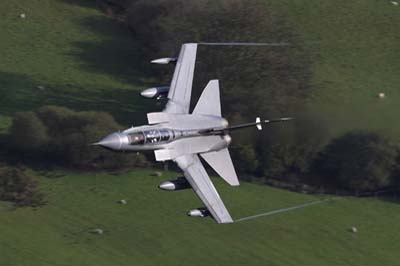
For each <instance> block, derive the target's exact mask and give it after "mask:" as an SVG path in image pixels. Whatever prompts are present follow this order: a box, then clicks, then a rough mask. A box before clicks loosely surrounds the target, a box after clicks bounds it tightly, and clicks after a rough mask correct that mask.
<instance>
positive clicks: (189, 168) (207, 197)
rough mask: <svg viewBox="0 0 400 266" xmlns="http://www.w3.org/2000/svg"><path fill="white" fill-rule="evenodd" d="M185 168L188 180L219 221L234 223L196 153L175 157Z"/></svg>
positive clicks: (179, 164)
mask: <svg viewBox="0 0 400 266" xmlns="http://www.w3.org/2000/svg"><path fill="white" fill-rule="evenodd" d="M175 162H176V163H177V164H178V166H179V167H180V168H181V169H182V170H183V173H184V175H185V177H186V179H187V181H188V182H189V183H190V185H191V186H192V188H193V190H194V191H195V192H196V194H197V196H198V197H199V198H200V200H201V201H202V202H203V203H204V204H205V206H206V207H207V209H208V211H209V212H210V213H211V215H212V216H213V218H214V219H215V220H216V221H217V222H218V223H232V222H233V220H232V217H231V216H230V214H229V212H228V210H227V209H226V207H225V205H224V203H223V202H222V200H221V198H220V196H219V194H218V192H217V190H216V189H215V187H214V185H213V183H212V182H211V180H210V177H209V176H208V174H207V172H206V170H205V169H204V167H203V165H202V163H201V162H200V159H199V157H198V156H197V155H196V154H191V155H184V156H181V157H178V158H176V159H175Z"/></svg>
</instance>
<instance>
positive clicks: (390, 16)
mask: <svg viewBox="0 0 400 266" xmlns="http://www.w3.org/2000/svg"><path fill="white" fill-rule="evenodd" d="M94 2H95V1H89V0H86V1H84V0H82V1H78V0H18V1H0V92H1V97H0V132H2V131H5V130H7V127H8V126H9V124H10V121H11V116H12V114H13V113H14V112H17V111H23V110H32V109H35V108H37V107H40V106H42V105H46V104H56V105H62V106H67V107H71V108H73V109H76V110H102V111H107V112H110V113H111V114H113V115H114V116H115V117H116V118H117V120H118V121H119V122H121V123H122V124H124V125H125V126H130V125H131V123H134V124H138V123H141V122H144V121H145V113H146V112H147V111H149V110H156V109H159V108H160V106H157V105H156V104H155V103H154V102H152V101H146V100H143V99H140V98H139V96H138V92H139V91H140V90H141V89H143V88H145V87H147V86H151V85H158V83H157V81H156V80H153V79H152V78H151V77H150V75H149V67H150V66H149V64H148V63H147V62H148V60H149V58H143V57H142V55H141V52H140V46H139V45H138V44H137V43H136V41H135V40H134V39H133V38H132V36H131V33H130V32H129V30H128V29H127V28H126V27H125V26H123V25H122V24H120V23H118V22H116V21H114V20H112V19H110V18H109V17H107V16H105V15H104V14H103V13H102V12H100V11H99V10H98V9H97V8H95V5H94V4H93V3H94ZM266 5H267V6H268V7H269V8H271V9H272V10H276V11H280V12H284V13H285V14H287V16H288V18H289V20H290V21H291V23H292V24H293V26H294V27H296V29H297V30H298V31H299V32H300V34H301V35H302V36H303V39H304V41H305V43H306V44H307V47H308V48H307V49H310V51H311V54H312V56H313V62H314V67H313V70H314V74H313V80H312V83H313V85H314V87H315V91H314V92H313V95H312V97H311V98H310V100H309V101H308V104H307V107H306V109H307V110H308V112H312V113H315V116H316V118H318V119H321V121H322V120H325V122H327V123H328V124H329V125H330V130H332V132H333V133H334V134H338V133H341V132H343V131H345V130H349V129H354V128H368V129H373V130H378V131H381V132H383V133H384V134H387V135H390V136H392V137H394V138H396V139H397V138H398V136H399V133H400V124H398V123H396V122H397V120H398V119H397V118H398V116H399V115H400V108H399V104H398V103H399V101H400V90H399V84H400V73H399V69H400V56H399V55H400V45H399V44H400V31H399V30H398V25H399V24H400V15H399V12H400V7H396V6H393V5H392V4H391V3H390V2H389V1H384V0H357V1H345V0H340V1H306V0H295V1H287V0H273V1H266ZM21 13H25V14H26V18H25V19H22V18H20V14H21ZM171 52H172V51H171ZM379 92H384V93H386V95H387V97H386V98H385V99H384V100H379V99H377V97H376V96H377V94H378V93H379ZM151 173H152V171H150V170H146V171H134V172H130V173H128V174H119V175H112V174H106V173H104V174H95V173H93V174H87V173H70V172H67V173H64V172H60V173H51V172H49V173H40V172H36V173H35V174H36V175H38V178H39V180H40V184H41V189H42V191H43V192H44V193H45V194H46V199H47V201H48V203H47V205H46V206H44V207H42V208H38V209H33V208H19V209H14V208H13V207H12V206H11V205H10V204H8V203H4V202H1V203H0V236H1V237H0V266H11V265H12V266H25V265H33V266H39V265H49V266H50V265H51V266H53V265H56V266H57V265H65V266H71V265H82V266H85V265H87V266H92V265H93V266H94V265H96V266H97V265H99V266H101V265H285V266H288V265H318V266H320V265H371V266H376V265H399V264H400V263H399V259H400V255H399V252H398V251H399V250H400V234H399V231H400V205H399V204H398V203H396V202H390V201H384V200H377V199H356V198H340V199H335V200H331V201H327V202H324V203H321V204H317V205H314V206H310V207H308V208H304V209H298V210H293V211H291V212H285V213H280V214H276V215H272V216H267V217H260V218H257V219H254V220H247V221H242V222H238V223H234V224H229V225H217V224H216V223H214V222H213V221H212V220H211V219H209V218H206V219H197V218H189V217H186V215H185V213H186V211H187V210H189V209H192V208H196V207H199V206H201V203H200V202H199V200H198V199H197V198H196V196H195V194H194V193H193V192H192V191H190V190H187V191H178V192H164V191H159V190H158V189H157V185H158V184H159V183H160V182H161V181H162V180H165V179H168V178H170V177H174V176H176V175H177V174H176V173H165V174H164V175H163V177H161V178H160V177H155V176H152V175H151ZM42 175H47V176H48V177H43V176H42ZM216 186H217V189H218V190H219V191H220V193H221V196H222V198H223V199H224V201H225V203H226V205H227V207H228V208H229V210H231V212H232V215H233V217H234V218H235V219H239V218H242V217H247V216H250V215H254V214H258V213H262V212H266V211H271V210H276V209H280V208H286V207H291V206H294V205H299V204H303V203H307V202H313V201H315V200H319V198H318V197H316V196H310V195H304V194H297V193H292V192H287V191H284V190H278V189H273V188H270V187H266V186H259V185H255V184H249V183H242V185H241V186H240V187H237V188H231V187H229V186H228V185H226V184H225V183H223V182H222V181H221V180H216ZM120 199H126V200H128V204H127V205H121V204H118V203H117V201H118V200H120ZM351 226H356V227H357V228H358V229H359V232H358V233H356V234H354V233H351V232H349V228H350V227H351ZM93 228H102V229H104V230H105V233H104V234H103V235H97V234H93V233H90V232H89V231H90V230H91V229H93Z"/></svg>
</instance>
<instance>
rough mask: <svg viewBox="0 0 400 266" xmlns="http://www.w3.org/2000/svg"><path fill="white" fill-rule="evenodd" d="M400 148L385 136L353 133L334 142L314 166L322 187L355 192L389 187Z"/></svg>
mask: <svg viewBox="0 0 400 266" xmlns="http://www.w3.org/2000/svg"><path fill="white" fill-rule="evenodd" d="M396 157H397V149H396V147H395V146H394V145H393V144H391V143H390V142H389V141H388V140H386V139H385V138H384V137H382V136H380V135H378V134H374V133H367V132H351V133H347V134H345V135H343V136H341V137H339V138H337V139H334V140H333V141H332V142H331V143H330V144H329V145H327V146H326V147H325V149H324V150H323V151H322V152H321V153H320V155H319V157H318V158H317V159H316V160H315V162H314V166H313V172H314V174H316V175H318V176H319V177H320V182H321V183H322V184H328V185H332V186H336V187H339V188H344V189H350V190H355V191H371V190H376V189H381V188H384V187H386V186H388V185H389V184H390V182H391V177H392V173H393V170H394V167H395V164H396Z"/></svg>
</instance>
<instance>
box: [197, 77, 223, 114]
mask: <svg viewBox="0 0 400 266" xmlns="http://www.w3.org/2000/svg"><path fill="white" fill-rule="evenodd" d="M193 114H199V115H213V116H221V102H220V96H219V82H218V80H217V79H214V80H210V81H209V82H208V84H207V86H206V88H205V89H204V91H203V93H202V94H201V96H200V99H199V101H198V102H197V104H196V107H195V108H194V110H193Z"/></svg>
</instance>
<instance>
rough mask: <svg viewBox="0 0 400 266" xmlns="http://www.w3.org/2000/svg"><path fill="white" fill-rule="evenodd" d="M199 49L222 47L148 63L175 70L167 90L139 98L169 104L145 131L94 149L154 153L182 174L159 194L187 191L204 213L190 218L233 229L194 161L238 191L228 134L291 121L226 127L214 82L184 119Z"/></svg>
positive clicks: (185, 48)
mask: <svg viewBox="0 0 400 266" xmlns="http://www.w3.org/2000/svg"><path fill="white" fill-rule="evenodd" d="M198 45H221V44H215V43H214V44H211V43H208V44H207V43H186V44H183V45H182V47H181V50H180V53H179V57H178V58H160V59H156V60H153V61H152V63H155V64H169V63H175V64H176V66H175V71H174V75H173V78H172V82H171V85H170V87H156V88H150V89H146V90H144V91H142V92H141V95H142V96H144V97H147V98H155V99H159V98H162V97H167V98H168V102H167V104H166V106H165V109H164V110H163V111H162V112H154V113H148V114H147V119H148V123H149V125H144V126H139V127H132V128H128V129H126V130H124V131H122V132H114V133H112V134H110V135H108V136H106V137H105V138H104V139H102V140H101V141H99V142H97V143H95V145H100V146H103V147H105V148H107V149H112V150H116V151H143V150H153V151H154V154H155V159H156V160H157V161H168V160H172V161H174V162H175V163H176V164H177V165H178V166H179V167H180V168H181V169H182V171H183V174H184V177H179V178H176V179H172V180H168V181H165V182H163V183H161V184H160V185H159V188H161V189H163V190H181V189H187V188H192V189H193V190H194V191H195V193H196V194H197V196H198V197H199V198H200V200H201V201H202V202H203V203H204V205H205V207H202V208H196V209H193V210H190V211H189V212H188V215H189V216H198V217H205V216H209V215H211V216H212V218H214V220H215V221H216V222H217V223H232V222H233V219H232V217H231V215H230V214H229V212H228V210H227V209H226V207H225V205H224V203H223V202H222V200H221V198H220V196H219V194H218V192H217V190H216V189H215V187H214V185H213V183H212V182H211V180H210V177H209V176H208V174H207V172H206V170H205V169H204V166H203V164H202V162H201V161H200V158H199V156H200V157H201V158H203V159H204V160H205V161H206V162H207V163H208V164H209V165H210V166H211V167H212V168H213V169H214V170H215V172H216V173H218V175H220V176H221V177H222V178H223V179H224V180H225V181H226V182H227V183H228V184H229V185H231V186H238V185H239V180H238V177H237V175H236V171H235V168H234V166H233V163H232V160H231V157H230V154H229V151H228V146H229V144H230V143H231V137H230V136H229V132H231V131H232V130H236V129H239V128H245V127H250V126H256V127H257V128H258V129H259V130H261V129H262V124H268V123H273V122H282V121H287V120H290V119H291V118H280V119H276V120H261V119H260V118H257V119H256V121H255V122H253V123H247V124H242V125H236V126H231V127H230V126H229V124H228V121H227V120H226V119H224V118H223V117H222V115H221V105H220V90H219V81H218V80H211V81H209V83H208V85H207V86H206V87H205V89H204V91H203V92H202V94H201V96H200V99H199V100H198V102H197V104H196V106H195V108H194V110H193V111H192V112H191V113H189V105H190V99H191V92H192V83H193V74H194V68H195V61H196V53H197V48H198ZM230 45H241V44H230ZM256 45H258V44H256ZM268 45H271V46H274V44H268Z"/></svg>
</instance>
